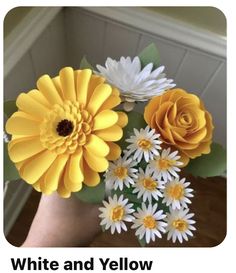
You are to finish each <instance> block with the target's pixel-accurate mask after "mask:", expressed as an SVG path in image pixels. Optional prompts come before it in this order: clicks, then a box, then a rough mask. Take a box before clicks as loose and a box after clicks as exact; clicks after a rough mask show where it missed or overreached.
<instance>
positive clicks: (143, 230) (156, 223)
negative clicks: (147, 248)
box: [131, 203, 167, 243]
mask: <svg viewBox="0 0 236 273" xmlns="http://www.w3.org/2000/svg"><path fill="white" fill-rule="evenodd" d="M137 210H138V212H137V213H136V212H135V213H134V216H135V220H133V222H134V224H133V225H132V226H131V228H133V229H137V230H136V232H135V235H136V236H138V237H139V240H142V238H143V237H144V236H145V240H146V242H147V243H149V242H150V241H151V240H152V241H155V237H156V236H157V237H159V238H161V237H162V235H161V232H162V233H165V231H166V230H165V227H166V226H167V224H166V223H165V222H164V221H161V220H163V219H164V218H165V217H166V215H164V214H163V210H158V211H157V204H155V205H154V206H152V205H151V204H149V205H148V207H146V205H145V203H142V209H140V208H138V209H137Z"/></svg>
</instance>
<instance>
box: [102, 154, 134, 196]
mask: <svg viewBox="0 0 236 273" xmlns="http://www.w3.org/2000/svg"><path fill="white" fill-rule="evenodd" d="M136 165H137V162H135V161H134V160H133V159H132V158H129V159H127V156H124V157H123V158H122V157H120V158H119V159H117V160H116V161H113V162H110V163H109V167H108V170H107V171H106V173H105V182H106V188H107V189H108V190H109V189H114V190H117V189H118V188H119V189H120V190H121V191H122V190H123V187H124V185H125V186H126V187H128V188H129V187H130V185H133V184H134V179H135V178H137V174H136V173H137V171H138V170H137V169H135V168H133V167H134V166H136Z"/></svg>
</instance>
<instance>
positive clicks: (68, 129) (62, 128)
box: [57, 119, 74, 137]
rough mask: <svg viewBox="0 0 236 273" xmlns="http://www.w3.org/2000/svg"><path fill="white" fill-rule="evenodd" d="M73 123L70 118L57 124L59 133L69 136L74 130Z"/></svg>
mask: <svg viewBox="0 0 236 273" xmlns="http://www.w3.org/2000/svg"><path fill="white" fill-rule="evenodd" d="M73 128H74V126H73V123H72V122H71V121H70V120H68V119H63V120H61V121H60V122H59V123H58V124H57V133H58V135H59V136H64V137H66V136H68V135H70V134H71V133H72V131H73Z"/></svg>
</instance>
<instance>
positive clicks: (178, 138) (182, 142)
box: [144, 89, 213, 166]
mask: <svg viewBox="0 0 236 273" xmlns="http://www.w3.org/2000/svg"><path fill="white" fill-rule="evenodd" d="M144 118H145V121H146V122H147V123H148V125H149V126H150V127H151V128H154V129H156V131H157V132H158V133H160V134H161V138H162V140H163V142H164V143H166V144H167V145H168V146H173V147H174V149H177V150H179V151H180V154H181V161H183V163H184V165H183V166H186V165H187V164H188V162H189V159H190V158H195V157H197V156H200V155H201V154H207V153H209V152H210V145H211V142H212V130H213V124H212V118H211V115H210V113H209V112H207V111H206V109H205V107H204V105H203V102H202V101H201V100H200V99H199V98H198V97H197V96H196V95H193V94H190V93H187V92H186V91H184V90H182V89H172V90H169V91H168V92H166V93H165V94H163V95H162V96H158V97H154V98H153V99H151V101H150V102H149V103H148V105H147V106H146V107H145V111H144Z"/></svg>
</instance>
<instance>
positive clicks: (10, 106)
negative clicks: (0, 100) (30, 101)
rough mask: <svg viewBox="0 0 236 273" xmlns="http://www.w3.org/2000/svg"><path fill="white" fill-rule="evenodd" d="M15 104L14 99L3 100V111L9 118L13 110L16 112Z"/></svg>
mask: <svg viewBox="0 0 236 273" xmlns="http://www.w3.org/2000/svg"><path fill="white" fill-rule="evenodd" d="M17 110H18V109H17V106H16V101H15V100H7V101H5V102H4V113H5V115H6V116H7V118H9V117H10V116H11V115H12V114H13V113H14V112H16V111H17Z"/></svg>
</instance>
